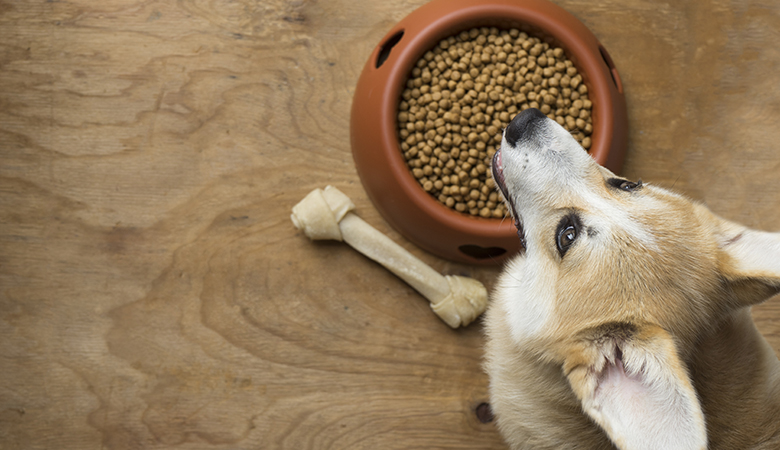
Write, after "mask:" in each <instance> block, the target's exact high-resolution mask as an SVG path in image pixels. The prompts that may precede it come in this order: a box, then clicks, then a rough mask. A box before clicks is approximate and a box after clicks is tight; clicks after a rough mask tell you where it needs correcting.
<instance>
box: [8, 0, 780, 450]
mask: <svg viewBox="0 0 780 450" xmlns="http://www.w3.org/2000/svg"><path fill="white" fill-rule="evenodd" d="M423 3H424V2H423V1H400V0H389V1H382V2H380V1H375V0H367V1H363V2H349V1H345V0H331V1H327V2H313V1H293V2H284V1H280V0H268V1H264V2H250V1H246V0H238V1H214V2H204V1H192V2H140V1H137V0H107V1H103V2H82V1H78V0H63V1H57V2H40V3H38V2H2V3H0V105H2V107H0V380H2V382H0V442H2V445H0V447H2V448H8V449H43V448H60V449H71V448H72V449H85V448H110V449H135V448H160V449H162V448H173V447H177V448H193V449H194V448H198V449H207V448H208V449H235V448H278V449H341V448H358V449H360V448H372V449H373V448H383V449H385V448H398V449H408V448H426V449H430V448H453V449H454V448H464V449H465V448H469V449H472V448H496V449H498V448H504V446H503V444H502V443H501V440H500V438H499V436H498V434H497V432H496V430H495V424H494V423H487V424H483V423H481V422H480V421H479V420H478V419H477V417H476V415H475V409H476V407H477V406H478V405H479V404H480V403H482V402H484V401H486V400H487V378H486V376H485V375H484V374H483V373H482V370H481V357H482V356H481V355H482V350H481V346H482V341H483V338H482V330H481V326H480V325H479V324H476V325H473V326H471V327H469V328H467V329H464V330H457V331H453V330H450V329H449V328H448V327H447V326H446V325H444V324H443V323H441V322H440V321H439V320H438V319H437V318H436V316H434V315H433V314H432V312H431V311H430V310H429V308H428V306H427V304H426V302H425V300H424V299H423V298H421V297H420V296H419V295H418V294H416V293H415V292H414V291H413V290H412V289H411V288H409V287H408V286H406V285H405V284H403V283H402V282H400V281H399V280H398V279H397V278H395V277H394V276H392V275H390V274H388V273H387V272H386V271H384V269H382V268H380V267H378V266H377V265H376V264H374V263H372V262H370V261H368V260H367V259H365V258H364V257H362V256H361V255H359V254H357V253H355V252H354V251H353V250H351V249H349V248H348V247H346V246H345V245H342V244H338V243H311V242H309V241H308V240H307V239H306V238H305V237H304V236H303V235H302V234H301V233H299V232H298V231H297V230H295V229H294V227H293V226H292V224H291V223H290V220H289V212H290V208H291V207H292V205H294V204H295V203H296V202H297V201H298V200H300V199H301V198H302V197H303V196H304V195H305V194H306V193H307V192H309V191H310V190H311V189H314V188H316V187H324V186H325V185H327V184H332V185H334V186H337V187H338V188H339V189H341V190H343V191H344V192H345V193H347V194H348V195H349V196H351V197H352V198H353V199H354V200H355V202H356V205H357V212H358V214H359V215H360V216H361V217H362V218H363V219H365V220H366V221H367V222H369V223H370V224H372V225H373V226H375V227H376V228H378V229H380V230H381V231H382V232H384V233H386V234H387V235H389V236H390V237H391V238H393V239H394V240H396V241H397V242H399V243H401V245H403V246H404V247H405V248H407V249H408V250H409V251H411V252H412V253H414V254H415V255H417V256H419V257H420V258H421V259H423V260H424V261H426V262H427V263H429V264H431V265H432V266H433V267H434V268H435V269H436V270H438V271H440V272H443V273H449V274H464V275H470V276H474V277H475V278H477V279H479V280H481V281H482V282H484V283H485V284H486V285H487V286H488V287H491V286H492V284H493V280H494V278H495V276H496V275H497V273H498V270H499V269H498V268H495V267H489V268H484V267H470V266H467V265H461V264H455V263H451V262H448V261H444V260H441V259H438V258H436V257H435V256H432V255H429V254H427V253H425V252H423V251H421V250H419V249H417V248H416V247H414V246H413V245H412V244H410V243H409V242H408V241H406V240H405V239H404V238H403V237H402V236H400V235H399V234H398V233H397V232H395V231H394V230H392V229H391V228H390V227H389V226H388V225H387V223H386V222H384V220H383V219H382V218H381V217H380V216H379V214H378V213H377V212H376V210H375V209H374V208H373V206H372V205H371V203H370V201H369V200H368V199H367V197H366V195H365V192H364V191H363V189H362V187H361V185H360V181H359V179H358V177H357V173H356V171H355V168H354V166H353V163H352V157H351V153H350V147H349V111H350V105H351V101H352V94H353V92H354V86H355V83H356V81H357V77H358V76H359V73H360V70H361V69H362V67H363V64H364V62H365V59H366V58H367V57H368V55H369V53H370V52H371V50H372V48H373V47H374V46H375V45H376V44H377V43H378V42H379V40H380V39H381V37H382V36H383V35H384V34H385V33H386V32H387V30H389V29H390V27H391V26H392V25H393V24H394V23H395V22H397V21H398V20H400V19H401V18H403V17H404V16H405V15H406V14H408V13H409V12H411V11H412V10H414V8H416V7H417V6H419V5H421V4H423ZM557 3H558V4H560V5H561V6H563V7H564V8H566V9H568V10H569V11H571V12H572V13H574V14H575V15H576V16H577V17H579V18H580V19H581V20H583V22H585V24H586V25H587V26H588V27H590V28H591V30H593V31H594V33H595V34H596V35H597V36H598V37H599V38H600V40H601V41H602V43H603V44H604V45H605V47H606V48H607V49H609V51H610V53H611V55H612V57H613V59H614V60H615V62H616V64H617V66H618V69H619V71H620V74H621V76H622V78H623V82H624V84H625V86H626V92H627V95H628V104H629V117H630V124H631V131H630V144H631V147H630V152H629V154H628V160H627V164H626V167H625V174H626V175H628V176H630V177H640V176H641V177H642V178H643V179H644V180H645V181H646V182H654V183H656V184H659V185H662V186H666V187H674V188H675V189H678V190H680V191H682V192H683V193H685V194H687V195H689V196H691V197H693V198H695V199H697V200H701V201H704V202H706V203H707V204H708V205H710V206H711V207H712V208H713V209H714V210H715V211H716V212H718V213H720V214H722V215H723V216H725V217H728V218H731V219H734V220H738V221H741V222H744V223H746V224H748V225H750V226H754V227H757V228H762V229H779V228H780V227H778V226H777V223H778V219H780V209H778V208H777V204H778V201H780V178H778V177H777V173H778V169H779V168H780V154H779V153H778V152H777V150H776V148H775V143H776V142H778V138H780V129H778V128H777V127H775V126H774V122H775V121H776V118H777V117H778V114H780V111H778V110H777V107H776V105H777V104H780V102H778V97H780V90H778V88H777V85H778V83H776V82H775V81H776V79H777V77H778V75H777V73H778V70H777V66H778V64H780V54H778V52H780V50H778V49H777V46H776V45H775V43H776V41H777V30H778V29H780V23H778V21H780V14H778V12H780V6H778V5H776V4H775V3H774V2H746V1H737V2H726V1H725V0H718V1H715V2H710V1H706V2H705V1H703V0H694V1H691V2H684V3H680V4H679V5H678V4H676V3H674V4H658V3H657V2H655V1H651V0H628V1H616V0H603V1H599V2H592V1H586V0H560V1H558V2H557ZM755 316H756V317H757V320H758V324H759V327H760V329H761V330H762V331H763V332H764V333H765V334H766V335H767V337H768V339H769V340H770V343H771V344H772V345H773V347H774V348H775V349H776V350H777V349H780V302H778V299H777V298H775V299H773V300H771V301H770V302H768V303H766V304H765V305H762V306H760V307H757V308H756V309H755Z"/></svg>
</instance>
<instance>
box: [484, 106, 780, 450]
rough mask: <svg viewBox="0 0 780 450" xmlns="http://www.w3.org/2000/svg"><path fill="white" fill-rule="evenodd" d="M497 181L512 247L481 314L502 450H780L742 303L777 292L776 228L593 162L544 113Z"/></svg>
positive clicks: (762, 349) (524, 118) (518, 141)
mask: <svg viewBox="0 0 780 450" xmlns="http://www.w3.org/2000/svg"><path fill="white" fill-rule="evenodd" d="M491 170H492V173H493V178H494V181H495V182H496V185H497V186H498V189H499V191H500V192H501V194H502V195H503V197H504V201H505V203H506V204H507V206H508V209H509V210H510V211H511V215H512V217H513V218H514V220H515V225H516V227H517V230H518V236H519V239H520V240H521V241H522V244H523V250H522V251H521V252H520V253H519V254H518V255H517V256H515V257H514V259H512V260H511V261H510V262H508V263H507V265H506V267H505V268H504V270H503V272H502V273H501V275H500V276H499V277H498V279H497V281H496V285H495V287H494V289H493V292H492V294H491V301H490V303H491V304H490V306H489V307H488V311H487V313H486V318H485V330H486V338H487V342H486V356H485V370H486V372H487V374H488V376H489V380H490V387H489V391H490V404H491V406H492V408H493V412H494V415H495V417H496V420H497V426H498V429H499V431H500V432H501V434H502V436H503V437H504V439H505V441H506V442H507V443H508V444H509V445H510V447H511V448H513V449H556V450H561V449H615V448H617V449H620V450H642V449H654V450H673V449H686V450H687V449H697V450H698V449H708V448H709V449H729V450H734V449H780V363H779V362H778V359H777V356H776V355H775V353H774V351H773V350H772V348H771V347H770V346H769V344H768V343H767V342H766V341H765V340H764V338H763V337H762V336H761V335H760V333H759V332H758V331H757V329H756V327H755V325H754V323H753V321H752V319H751V316H750V306H751V305H755V304H757V303H760V302H762V301H764V300H767V299H768V298H770V297H772V296H774V295H776V294H778V293H779V292H780V233H768V232H762V231H756V230H751V229H748V228H746V227H744V226H741V225H738V224H736V223H733V222H730V221H728V220H724V219H722V218H720V217H718V216H716V215H715V214H714V213H712V212H711V211H710V210H708V209H707V208H706V207H705V206H704V205H702V204H699V203H696V202H692V201H690V200H688V199H686V198H684V197H683V196H681V195H678V194H675V193H672V192H670V191H668V190H665V189H662V188H660V187H655V186H652V185H650V184H645V183H642V182H641V181H631V180H626V179H624V178H621V177H618V176H616V175H615V174H613V173H612V172H610V171H609V170H607V169H606V168H604V167H601V166H599V165H598V164H597V163H596V162H595V160H594V159H593V158H591V157H590V156H589V155H588V153H586V152H585V151H584V150H583V149H582V147H580V145H579V144H578V143H577V141H576V140H575V139H574V138H573V137H572V136H571V134H570V133H569V132H567V131H566V130H565V129H564V128H563V127H561V126H560V125H558V123H557V122H555V121H554V120H551V119H549V118H548V117H546V116H545V115H544V114H542V113H541V112H540V111H539V110H536V109H528V110H525V111H523V112H521V113H519V114H518V115H517V116H516V117H515V118H514V119H513V120H512V122H511V123H510V124H509V125H508V126H507V127H506V129H505V130H504V134H503V137H502V142H501V146H500V149H499V150H498V151H497V153H496V155H495V156H494V157H493V162H492V168H491Z"/></svg>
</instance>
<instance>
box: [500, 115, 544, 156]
mask: <svg viewBox="0 0 780 450" xmlns="http://www.w3.org/2000/svg"><path fill="white" fill-rule="evenodd" d="M544 119H547V116H545V115H544V114H542V112H541V111H539V110H538V109H536V108H528V109H526V110H525V111H523V112H521V113H519V114H518V115H516V116H515V117H514V118H513V119H512V122H510V123H509V125H507V127H506V131H505V132H504V138H505V139H506V141H507V143H509V145H511V146H512V147H516V146H517V142H518V141H519V140H520V139H522V137H523V136H524V135H525V134H526V133H527V132H528V130H529V129H532V128H533V124H534V123H536V122H539V121H541V120H544Z"/></svg>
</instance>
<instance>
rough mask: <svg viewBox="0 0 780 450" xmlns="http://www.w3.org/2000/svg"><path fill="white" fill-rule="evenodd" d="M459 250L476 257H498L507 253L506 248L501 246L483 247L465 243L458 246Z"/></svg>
mask: <svg viewBox="0 0 780 450" xmlns="http://www.w3.org/2000/svg"><path fill="white" fill-rule="evenodd" d="M458 250H459V251H460V252H461V253H463V254H464V255H466V256H468V257H471V258H474V259H480V260H481V259H488V258H498V257H499V256H501V255H503V254H504V253H506V249H505V248H501V247H482V246H479V245H473V244H465V245H461V246H460V247H458Z"/></svg>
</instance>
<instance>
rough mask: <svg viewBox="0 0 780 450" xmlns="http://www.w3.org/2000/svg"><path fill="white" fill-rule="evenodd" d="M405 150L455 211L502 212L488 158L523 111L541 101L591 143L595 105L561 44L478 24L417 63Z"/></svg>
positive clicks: (409, 86) (409, 91)
mask: <svg viewBox="0 0 780 450" xmlns="http://www.w3.org/2000/svg"><path fill="white" fill-rule="evenodd" d="M401 97H402V98H401V101H400V103H399V107H398V135H399V138H400V139H399V140H400V142H401V150H402V151H403V154H404V157H405V158H406V161H407V164H408V166H409V168H410V169H411V171H412V173H413V174H414V177H415V178H416V179H417V180H418V181H419V183H420V185H421V186H422V188H423V189H424V190H425V191H426V192H429V193H430V194H431V195H433V196H434V197H435V198H437V199H438V200H439V201H440V202H441V203H443V204H445V205H447V206H448V207H450V208H453V209H455V210H457V211H460V212H463V213H467V214H471V215H474V216H477V215H478V216H482V217H495V218H501V217H504V215H505V213H506V211H505V209H504V205H503V203H502V202H501V201H500V199H499V197H498V193H497V192H496V190H495V185H494V183H493V179H492V175H491V173H490V170H489V168H490V161H491V158H492V157H493V155H494V154H495V153H496V148H497V147H498V146H500V145H501V133H502V132H503V130H504V128H505V127H506V126H507V124H508V123H509V121H510V120H511V119H512V118H513V117H514V116H515V114H517V113H518V112H520V111H522V110H525V109H528V108H538V109H540V110H541V111H542V112H543V113H544V114H546V115H547V116H548V117H550V118H552V119H554V120H556V121H557V122H558V123H559V124H561V125H563V126H564V127H565V128H566V129H567V130H569V131H570V132H571V133H572V135H573V136H574V137H575V138H576V139H577V140H578V141H579V142H580V144H581V145H582V146H583V147H584V148H585V149H589V148H590V146H591V138H590V135H591V132H592V131H593V125H592V121H591V115H590V112H591V107H592V104H591V102H590V100H589V99H588V88H587V87H586V86H585V84H584V83H583V82H582V76H581V75H580V74H579V73H578V72H577V69H576V68H575V67H574V65H573V64H572V62H571V61H569V60H568V59H567V58H566V56H565V55H564V52H563V49H561V48H555V47H552V46H550V45H549V44H547V43H544V42H541V41H540V40H539V39H538V38H535V37H532V36H529V35H527V34H526V33H524V32H520V31H519V30H516V29H512V30H499V29H497V28H474V29H471V30H468V31H463V32H461V33H459V34H458V35H456V36H451V37H449V38H447V39H443V40H442V41H440V42H439V44H438V45H437V46H436V47H435V48H434V49H432V50H430V51H428V52H427V53H425V55H424V56H423V57H422V58H421V59H420V60H419V61H418V62H417V64H416V66H415V67H414V68H413V69H412V72H411V76H410V77H409V79H408V80H407V83H406V88H405V89H404V91H403V93H402V94H401Z"/></svg>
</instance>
